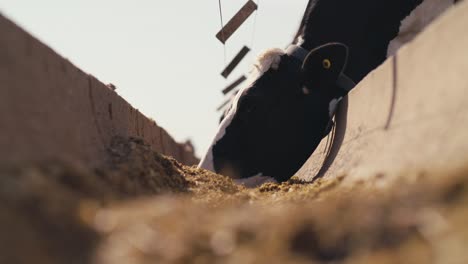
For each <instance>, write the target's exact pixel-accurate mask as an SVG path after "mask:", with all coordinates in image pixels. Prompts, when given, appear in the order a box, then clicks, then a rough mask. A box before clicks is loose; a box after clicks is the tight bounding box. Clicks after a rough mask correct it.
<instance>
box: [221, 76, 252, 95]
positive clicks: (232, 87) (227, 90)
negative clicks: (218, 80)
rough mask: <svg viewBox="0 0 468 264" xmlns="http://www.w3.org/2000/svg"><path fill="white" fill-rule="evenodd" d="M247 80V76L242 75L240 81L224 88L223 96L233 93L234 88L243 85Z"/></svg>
mask: <svg viewBox="0 0 468 264" xmlns="http://www.w3.org/2000/svg"><path fill="white" fill-rule="evenodd" d="M245 80H247V77H245V75H242V76H241V77H239V79H237V80H235V81H234V82H233V83H232V84H230V85H229V86H228V87H226V88H224V90H223V94H227V93H229V92H230V91H232V90H233V89H234V88H236V87H237V86H238V85H239V84H241V83H242V82H243V81H245Z"/></svg>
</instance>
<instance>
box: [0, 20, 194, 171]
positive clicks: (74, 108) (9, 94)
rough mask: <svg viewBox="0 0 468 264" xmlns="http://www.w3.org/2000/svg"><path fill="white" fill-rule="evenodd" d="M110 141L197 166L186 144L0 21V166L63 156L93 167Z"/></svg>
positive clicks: (94, 81)
mask: <svg viewBox="0 0 468 264" xmlns="http://www.w3.org/2000/svg"><path fill="white" fill-rule="evenodd" d="M114 136H123V137H130V136H134V137H141V138H143V139H144V140H145V141H146V142H147V143H149V144H151V146H152V148H153V149H154V150H156V151H158V152H161V153H163V154H166V155H170V156H173V157H174V158H176V159H178V160H179V161H181V162H183V163H186V164H195V163H196V162H197V159H196V158H195V156H194V153H193V150H191V149H190V147H189V146H188V145H185V144H178V143H177V142H175V141H174V140H173V139H172V138H171V136H170V135H169V134H168V133H167V132H166V131H165V130H164V129H163V128H161V127H159V126H158V125H157V124H156V123H155V122H154V121H152V120H150V119H148V118H147V117H145V116H144V115H143V114H141V113H140V112H138V110H137V109H135V108H133V107H132V106H131V105H129V104H128V103H127V102H126V101H125V100H124V99H122V98H121V97H120V96H119V95H118V94H117V93H116V92H114V91H113V90H112V89H109V88H108V87H107V86H106V85H104V84H103V83H101V82H99V81H98V80H97V79H96V78H94V77H93V76H91V75H88V74H86V73H84V72H83V71H81V70H80V69H78V68H77V67H75V66H74V65H73V64H71V63H70V62H69V61H67V60H66V59H64V58H63V57H61V56H59V55H58V54H56V53H55V52H54V51H53V50H51V49H50V48H49V47H47V46H46V45H44V44H42V43H40V42H39V41H38V40H37V39H35V38H33V37H32V36H31V35H29V34H28V33H26V32H24V31H23V30H22V29H20V28H19V27H17V26H16V25H15V24H13V23H12V22H11V21H9V20H8V19H6V18H5V17H3V16H1V15H0V165H1V164H11V163H16V162H29V161H40V160H48V159H56V158H64V159H72V160H78V161H82V162H84V163H85V164H89V165H91V166H99V165H100V164H102V162H104V161H105V157H106V148H107V147H108V146H109V144H110V141H111V139H112V138H113V137H114Z"/></svg>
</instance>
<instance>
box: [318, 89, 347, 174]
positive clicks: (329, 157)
mask: <svg viewBox="0 0 468 264" xmlns="http://www.w3.org/2000/svg"><path fill="white" fill-rule="evenodd" d="M347 124H348V97H347V96H346V97H345V98H343V100H342V101H341V103H340V105H339V106H338V109H337V111H336V114H335V126H334V127H333V130H332V132H330V135H329V136H328V137H327V146H326V148H327V154H326V155H325V159H324V160H323V163H322V166H321V168H320V170H319V171H318V173H317V175H315V176H314V177H313V178H312V181H315V180H317V179H319V178H322V177H323V176H324V175H325V173H326V172H327V171H328V169H329V168H330V167H331V165H332V164H333V162H334V161H335V159H336V157H337V156H338V153H339V151H340V149H341V145H342V144H343V141H344V138H345V134H346V127H347Z"/></svg>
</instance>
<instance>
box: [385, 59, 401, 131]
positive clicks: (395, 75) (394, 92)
mask: <svg viewBox="0 0 468 264" xmlns="http://www.w3.org/2000/svg"><path fill="white" fill-rule="evenodd" d="M392 68H393V69H392V72H393V78H392V99H391V101H390V110H388V117H387V122H385V130H388V129H389V128H390V124H391V122H392V118H393V113H394V111H395V103H396V98H397V88H398V57H397V55H395V56H394V57H393V66H392Z"/></svg>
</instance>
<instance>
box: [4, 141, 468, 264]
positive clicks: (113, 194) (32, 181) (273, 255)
mask: <svg viewBox="0 0 468 264" xmlns="http://www.w3.org/2000/svg"><path fill="white" fill-rule="evenodd" d="M109 152H110V153H111V157H112V160H110V161H109V164H112V165H111V166H109V167H108V168H106V169H102V170H97V171H89V170H87V169H84V168H79V167H77V166H75V165H73V164H72V163H70V162H63V161H51V162H49V163H47V164H30V165H25V166H22V167H21V168H3V169H2V170H1V171H0V181H1V182H0V207H1V208H3V210H0V233H1V234H2V235H1V236H0V263H38V264H39V263H98V264H108V263H109V264H110V263H466V262H465V259H466V258H467V257H468V252H467V251H466V248H467V247H468V226H467V225H466V223H467V222H468V207H467V206H466V205H467V202H468V167H467V168H466V170H458V171H439V172H430V171H408V172H407V173H405V174H404V175H400V176H399V177H391V178H392V179H396V180H392V181H390V180H387V178H390V177H387V175H384V174H379V175H375V177H373V178H370V179H369V180H368V181H365V182H364V181H361V182H357V183H356V182H354V183H350V182H347V181H346V175H341V177H338V178H337V179H335V180H318V181H315V182H313V183H306V182H301V181H299V180H294V179H292V180H290V181H289V182H286V183H283V184H280V185H278V184H266V185H263V186H261V187H259V188H257V189H245V188H243V187H241V186H238V185H235V184H234V183H233V182H232V181H231V180H230V179H228V178H225V177H223V176H220V175H216V174H213V173H210V172H207V171H204V170H199V169H196V168H194V167H186V166H183V165H180V164H179V163H177V161H175V160H173V159H171V158H167V157H164V156H161V155H159V154H157V153H154V152H152V151H151V150H150V148H149V147H148V146H146V145H145V144H144V143H143V142H142V141H141V140H138V139H129V140H126V139H121V138H117V139H115V140H114V142H113V144H112V147H111V148H110V149H109Z"/></svg>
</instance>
